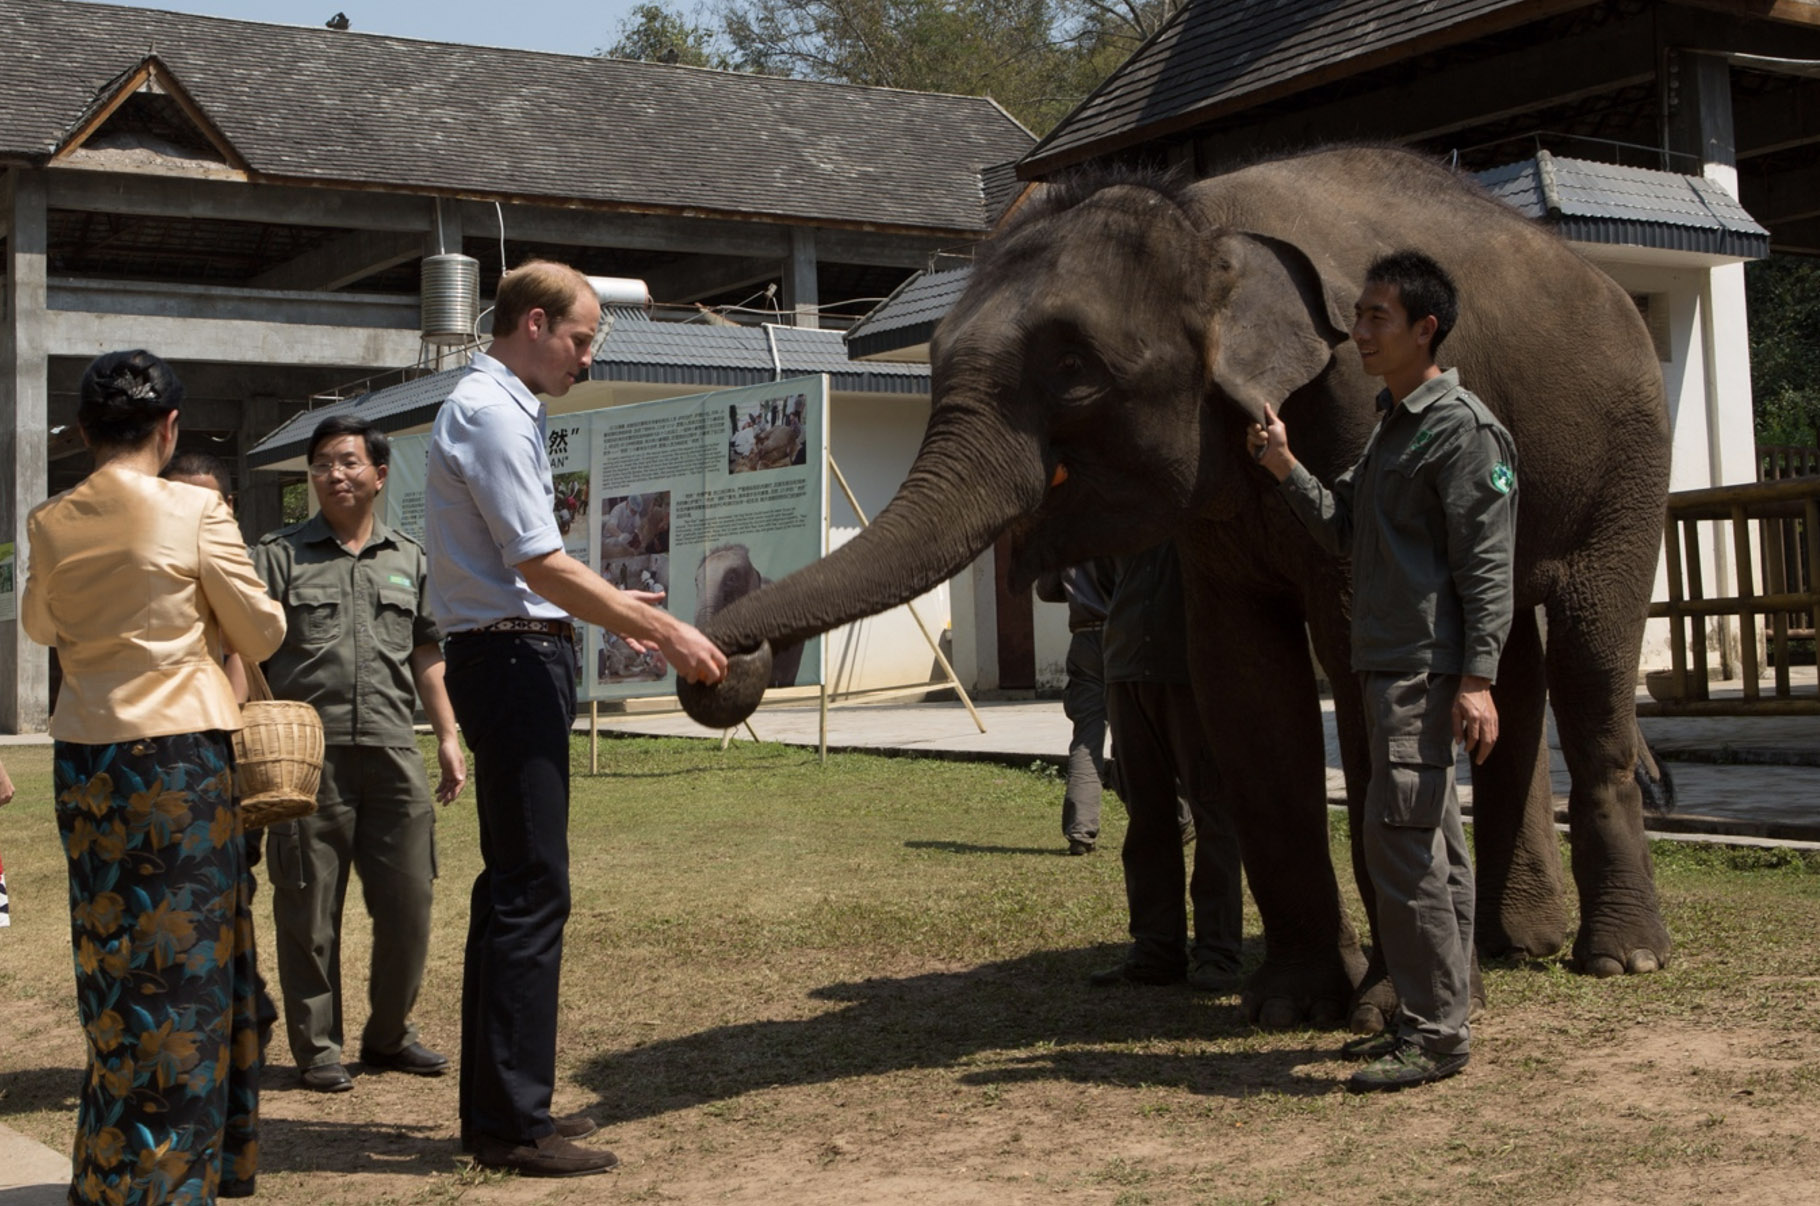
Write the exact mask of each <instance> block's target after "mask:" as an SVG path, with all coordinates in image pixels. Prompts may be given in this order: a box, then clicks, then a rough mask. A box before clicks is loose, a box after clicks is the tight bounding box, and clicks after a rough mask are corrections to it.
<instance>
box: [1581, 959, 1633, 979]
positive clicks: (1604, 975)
mask: <svg viewBox="0 0 1820 1206" xmlns="http://www.w3.org/2000/svg"><path fill="white" fill-rule="evenodd" d="M1586 974H1587V975H1589V976H1594V977H1596V978H1598V979H1600V980H1609V979H1611V977H1613V976H1621V975H1623V974H1624V965H1623V964H1622V963H1619V962H1618V961H1617V960H1616V959H1613V958H1612V957H1611V956H1610V955H1594V956H1593V957H1592V958H1590V959H1588V960H1587V961H1586Z"/></svg>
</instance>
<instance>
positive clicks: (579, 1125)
mask: <svg viewBox="0 0 1820 1206" xmlns="http://www.w3.org/2000/svg"><path fill="white" fill-rule="evenodd" d="M550 1121H551V1122H553V1123H555V1124H556V1133H557V1134H558V1135H559V1136H561V1137H562V1138H564V1139H585V1138H587V1137H588V1136H589V1135H592V1134H593V1133H594V1132H595V1131H598V1130H599V1129H600V1124H599V1123H597V1122H595V1121H594V1120H593V1119H592V1118H590V1117H588V1116H587V1115H586V1114H583V1113H580V1112H577V1113H574V1114H564V1115H562V1116H561V1117H553V1118H551V1119H550ZM461 1150H462V1151H464V1152H468V1153H472V1152H473V1151H474V1132H473V1131H471V1130H469V1129H468V1128H467V1127H465V1126H464V1127H462V1128H461Z"/></svg>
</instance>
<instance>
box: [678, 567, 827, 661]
mask: <svg viewBox="0 0 1820 1206" xmlns="http://www.w3.org/2000/svg"><path fill="white" fill-rule="evenodd" d="M685 564H686V563H685ZM770 582H771V579H770V578H768V577H766V576H765V575H764V574H763V573H762V572H760V571H759V568H758V567H757V566H755V565H753V564H752V550H751V549H749V548H747V547H746V546H745V545H743V544H723V545H719V546H717V547H715V548H712V549H709V550H708V552H707V554H706V555H705V556H703V557H702V559H701V564H700V565H698V566H696V568H695V626H696V627H697V628H700V627H702V626H703V625H704V624H706V623H707V622H708V620H709V618H710V617H711V616H713V615H714V613H715V612H717V611H719V610H720V609H721V608H723V607H726V606H728V605H729V604H731V603H733V602H734V601H736V600H739V599H743V598H745V597H746V596H747V595H749V594H751V593H752V592H753V591H755V590H757V589H758V588H759V587H761V586H767V585H769V584H770ZM802 661H803V647H802V645H801V644H800V643H798V644H795V645H792V646H790V647H789V648H788V649H779V650H776V651H774V653H773V655H772V661H771V681H770V683H769V684H767V685H769V686H773V687H793V686H795V685H796V672H797V670H798V669H799V668H800V667H801V665H802Z"/></svg>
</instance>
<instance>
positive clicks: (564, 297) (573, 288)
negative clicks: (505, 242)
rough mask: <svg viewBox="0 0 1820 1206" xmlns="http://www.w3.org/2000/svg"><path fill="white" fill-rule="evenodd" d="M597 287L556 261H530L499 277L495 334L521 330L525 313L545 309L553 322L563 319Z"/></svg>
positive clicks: (495, 298) (506, 333)
mask: <svg viewBox="0 0 1820 1206" xmlns="http://www.w3.org/2000/svg"><path fill="white" fill-rule="evenodd" d="M593 289H594V287H593V286H592V285H590V284H588V278H587V277H585V276H583V275H582V274H581V273H579V272H577V271H576V270H575V269H573V268H571V267H569V266H568V265H567V264H558V263H556V262H555V261H554V260H526V261H525V262H524V263H522V264H520V265H519V266H518V267H516V268H514V269H512V271H510V272H508V273H506V274H505V275H504V276H503V277H501V278H500V280H499V292H498V293H497V295H495V297H494V299H493V337H494V338H496V339H497V338H499V337H501V336H506V335H512V334H515V333H516V332H517V331H518V328H519V326H520V325H522V324H523V322H524V320H525V315H527V314H529V313H530V312H531V311H533V310H542V311H543V312H544V314H545V316H546V317H547V318H548V319H549V321H550V323H551V325H552V326H553V325H555V324H556V323H559V322H561V321H562V320H563V319H565V318H567V317H568V316H569V311H571V310H573V309H574V308H575V303H576V302H577V301H578V300H580V298H581V297H582V296H583V295H584V294H591V293H592V292H593Z"/></svg>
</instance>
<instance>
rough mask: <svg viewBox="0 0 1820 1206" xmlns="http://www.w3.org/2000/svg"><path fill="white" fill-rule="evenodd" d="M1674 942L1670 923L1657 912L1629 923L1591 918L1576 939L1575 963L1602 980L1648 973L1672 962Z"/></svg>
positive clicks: (1583, 925)
mask: <svg viewBox="0 0 1820 1206" xmlns="http://www.w3.org/2000/svg"><path fill="white" fill-rule="evenodd" d="M1673 945H1674V944H1673V942H1672V941H1671V940H1670V938H1669V936H1668V927H1667V926H1665V925H1663V924H1662V919H1661V918H1660V917H1658V916H1656V915H1655V914H1653V913H1651V914H1650V915H1649V916H1648V917H1645V918H1642V919H1640V920H1635V921H1632V922H1630V923H1628V924H1625V923H1620V922H1617V921H1607V920H1601V919H1598V918H1589V919H1588V920H1587V921H1585V922H1584V923H1582V925H1581V926H1580V935H1579V937H1578V938H1576V939H1574V965H1575V967H1576V968H1578V970H1579V971H1581V972H1583V973H1584V974H1586V975H1589V976H1597V977H1598V978H1599V979H1601V980H1603V979H1605V978H1607V977H1610V976H1623V975H1632V976H1641V975H1647V974H1648V973H1650V972H1653V971H1660V970H1661V969H1662V968H1664V967H1666V966H1668V957H1669V951H1670V950H1671V949H1672V948H1673Z"/></svg>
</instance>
